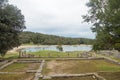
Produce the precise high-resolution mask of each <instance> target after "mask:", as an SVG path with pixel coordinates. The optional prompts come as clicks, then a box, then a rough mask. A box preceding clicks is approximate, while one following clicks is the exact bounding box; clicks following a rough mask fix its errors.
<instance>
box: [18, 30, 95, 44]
mask: <svg viewBox="0 0 120 80" xmlns="http://www.w3.org/2000/svg"><path fill="white" fill-rule="evenodd" d="M19 37H20V42H21V43H22V44H29V43H33V44H42V45H58V44H64V45H76V44H92V43H93V41H94V40H93V39H87V38H68V37H61V36H55V35H47V34H42V33H34V32H29V31H25V32H22V33H20V35H19Z"/></svg>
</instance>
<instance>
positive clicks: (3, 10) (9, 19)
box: [0, 0, 25, 56]
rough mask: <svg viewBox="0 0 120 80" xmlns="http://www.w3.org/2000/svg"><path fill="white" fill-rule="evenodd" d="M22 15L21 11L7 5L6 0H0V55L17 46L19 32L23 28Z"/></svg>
mask: <svg viewBox="0 0 120 80" xmlns="http://www.w3.org/2000/svg"><path fill="white" fill-rule="evenodd" d="M24 22H25V21H24V16H23V15H22V14H21V11H20V10H19V9H18V8H17V7H15V6H13V5H9V4H8V3H7V1H6V0H1V1H0V55H1V56H4V55H5V53H6V52H7V50H9V49H12V48H13V47H16V46H18V45H19V44H20V43H19V37H18V35H19V33H20V32H21V31H22V30H23V29H24V28H25V25H24Z"/></svg>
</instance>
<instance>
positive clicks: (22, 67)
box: [0, 63, 40, 72]
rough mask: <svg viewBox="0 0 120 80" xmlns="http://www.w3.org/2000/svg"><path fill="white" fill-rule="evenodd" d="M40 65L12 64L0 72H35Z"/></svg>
mask: <svg viewBox="0 0 120 80" xmlns="http://www.w3.org/2000/svg"><path fill="white" fill-rule="evenodd" d="M39 65H40V63H13V64H11V65H9V66H7V67H6V68H3V69H2V70H0V71H3V72H24V71H26V70H37V69H38V67H39Z"/></svg>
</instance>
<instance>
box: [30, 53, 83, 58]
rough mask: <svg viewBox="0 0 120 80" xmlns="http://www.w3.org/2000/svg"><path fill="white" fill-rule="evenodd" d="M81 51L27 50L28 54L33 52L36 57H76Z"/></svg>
mask: <svg viewBox="0 0 120 80" xmlns="http://www.w3.org/2000/svg"><path fill="white" fill-rule="evenodd" d="M81 53H83V52H82V51H75V52H70V53H67V52H58V51H38V52H28V54H33V55H35V56H38V57H63V58H64V57H77V55H78V54H81Z"/></svg>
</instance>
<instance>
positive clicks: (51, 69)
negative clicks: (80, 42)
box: [43, 60, 120, 75]
mask: <svg viewBox="0 0 120 80" xmlns="http://www.w3.org/2000/svg"><path fill="white" fill-rule="evenodd" d="M99 71H113V72H115V71H120V66H118V65H116V64H113V63H109V62H107V61H105V60H69V61H56V60H51V61H48V62H47V63H46V65H45V68H44V70H43V74H45V75H53V74H79V73H91V72H99Z"/></svg>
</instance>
